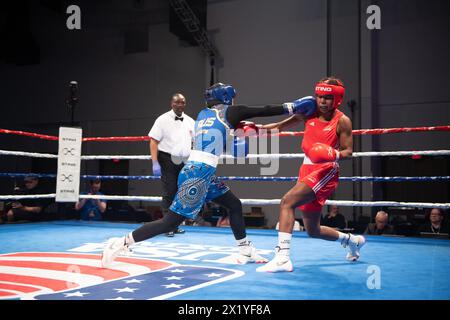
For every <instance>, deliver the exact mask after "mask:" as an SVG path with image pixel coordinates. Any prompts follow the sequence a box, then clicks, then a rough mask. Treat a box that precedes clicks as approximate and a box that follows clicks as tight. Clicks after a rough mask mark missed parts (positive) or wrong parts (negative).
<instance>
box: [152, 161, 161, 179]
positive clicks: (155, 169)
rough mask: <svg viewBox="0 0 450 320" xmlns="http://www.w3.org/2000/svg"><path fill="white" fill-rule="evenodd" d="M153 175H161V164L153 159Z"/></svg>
mask: <svg viewBox="0 0 450 320" xmlns="http://www.w3.org/2000/svg"><path fill="white" fill-rule="evenodd" d="M152 169H153V175H154V176H157V177H160V176H161V166H160V165H159V162H158V161H153V168H152Z"/></svg>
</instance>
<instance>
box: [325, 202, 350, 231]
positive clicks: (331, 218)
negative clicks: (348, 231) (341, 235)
mask: <svg viewBox="0 0 450 320" xmlns="http://www.w3.org/2000/svg"><path fill="white" fill-rule="evenodd" d="M321 225H323V226H327V227H330V228H334V229H338V230H343V229H345V228H346V227H347V221H346V220H345V217H344V216H343V215H342V214H340V213H339V208H338V206H336V205H331V206H328V213H327V215H326V216H325V217H324V218H323V220H322V222H321Z"/></svg>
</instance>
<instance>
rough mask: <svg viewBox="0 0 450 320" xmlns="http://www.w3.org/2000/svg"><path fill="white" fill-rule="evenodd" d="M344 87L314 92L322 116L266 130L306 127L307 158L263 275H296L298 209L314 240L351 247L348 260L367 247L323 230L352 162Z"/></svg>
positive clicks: (330, 85) (328, 82)
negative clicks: (347, 162)
mask: <svg viewBox="0 0 450 320" xmlns="http://www.w3.org/2000/svg"><path fill="white" fill-rule="evenodd" d="M344 92H345V88H344V85H343V84H342V81H341V80H339V79H337V78H334V77H328V78H325V79H322V80H320V81H319V82H318V83H317V84H316V87H315V93H316V103H317V111H316V113H315V114H313V115H311V116H309V117H306V116H304V115H301V114H299V115H293V116H291V117H289V118H287V119H285V120H283V121H281V122H278V123H273V124H268V125H264V126H262V127H261V128H262V129H267V130H274V129H277V130H280V131H283V130H284V129H286V128H288V127H291V126H293V125H296V124H299V123H300V122H305V133H304V137H303V141H302V149H303V151H304V153H305V159H304V161H303V164H302V166H301V167H300V171H299V178H298V180H297V184H296V185H295V186H294V187H293V188H292V189H290V190H289V191H288V192H287V193H286V194H285V195H284V196H283V198H282V199H281V204H280V218H279V219H280V220H279V233H278V246H277V247H276V249H275V258H274V259H273V260H272V261H270V262H269V263H268V264H266V265H264V266H263V267H260V268H258V269H257V271H258V272H284V271H292V270H293V265H292V262H291V260H290V242H291V237H292V230H293V226H294V222H295V208H296V207H298V208H300V209H301V210H302V212H303V223H304V226H305V229H306V231H307V233H308V235H309V236H310V237H313V238H320V239H324V240H328V241H339V242H340V243H341V244H342V245H343V246H344V247H346V248H348V253H347V260H349V261H356V260H357V259H358V258H359V249H360V248H361V247H362V246H363V245H364V243H365V239H364V237H362V236H354V235H351V234H346V233H343V232H340V231H337V230H335V229H333V228H329V227H325V226H321V225H320V218H321V215H322V212H321V211H322V207H323V205H324V204H325V201H326V200H327V199H328V198H329V197H330V196H331V195H332V193H333V192H334V190H335V189H336V187H337V185H338V181H339V163H338V161H341V160H343V159H347V158H351V156H352V152H353V136H352V122H351V120H350V119H349V118H348V117H347V116H346V115H345V114H344V113H342V112H341V111H339V110H338V109H337V108H338V107H339V105H340V104H341V103H342V100H343V96H344Z"/></svg>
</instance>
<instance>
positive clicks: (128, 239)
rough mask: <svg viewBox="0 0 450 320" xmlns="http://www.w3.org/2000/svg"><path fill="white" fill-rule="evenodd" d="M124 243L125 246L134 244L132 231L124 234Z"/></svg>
mask: <svg viewBox="0 0 450 320" xmlns="http://www.w3.org/2000/svg"><path fill="white" fill-rule="evenodd" d="M125 244H126V245H127V246H131V245H132V244H135V241H134V238H133V233H132V232H130V233H129V234H127V235H126V236H125Z"/></svg>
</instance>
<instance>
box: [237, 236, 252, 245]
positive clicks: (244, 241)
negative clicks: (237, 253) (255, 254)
mask: <svg viewBox="0 0 450 320" xmlns="http://www.w3.org/2000/svg"><path fill="white" fill-rule="evenodd" d="M236 244H237V246H238V247H243V246H248V245H249V244H250V241H248V239H247V237H245V238H242V239H240V240H236Z"/></svg>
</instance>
